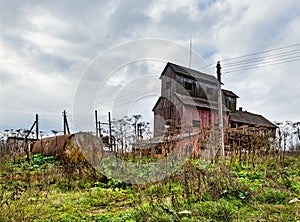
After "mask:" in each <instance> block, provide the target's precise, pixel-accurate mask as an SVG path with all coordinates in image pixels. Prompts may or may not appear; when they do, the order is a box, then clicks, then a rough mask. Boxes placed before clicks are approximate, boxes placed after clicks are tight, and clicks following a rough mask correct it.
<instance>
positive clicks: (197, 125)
mask: <svg viewBox="0 0 300 222" xmlns="http://www.w3.org/2000/svg"><path fill="white" fill-rule="evenodd" d="M160 79H161V96H160V97H159V98H158V100H157V102H156V104H155V105H154V108H153V110H152V111H153V112H154V137H155V138H163V137H164V136H166V133H167V134H170V133H171V134H172V135H179V134H180V135H191V137H193V139H192V142H191V141H190V138H189V142H188V143H189V145H188V146H193V147H194V148H193V149H194V151H195V152H198V151H199V146H200V145H199V137H203V134H205V132H204V130H203V129H213V128H217V127H218V124H219V118H218V89H219V80H218V79H217V78H216V77H214V76H212V75H209V74H205V73H202V72H199V71H197V70H194V69H190V68H187V67H183V66H180V65H176V64H173V63H167V65H166V66H165V68H164V70H163V71H162V73H161V76H160ZM238 98H239V97H238V96H237V95H236V94H235V93H234V92H232V91H230V90H225V89H222V99H223V102H222V112H223V124H224V126H223V127H224V129H225V130H228V129H230V128H238V127H263V128H262V129H263V130H264V131H273V132H275V130H276V125H274V124H273V123H271V122H270V121H269V120H267V119H266V118H265V117H263V116H261V115H258V114H254V113H250V112H247V111H243V110H242V109H241V108H239V109H238V110H237V99H238ZM197 133H198V134H197ZM182 138H186V136H183V137H182ZM157 141H159V140H157ZM160 141H161V142H159V143H160V144H162V139H161V140H160ZM140 150H142V149H140ZM146 150H147V149H145V148H144V149H143V152H148V153H149V151H146ZM152 150H153V149H152ZM159 152H160V153H161V151H159Z"/></svg>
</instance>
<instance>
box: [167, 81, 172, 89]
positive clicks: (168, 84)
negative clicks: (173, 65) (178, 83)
mask: <svg viewBox="0 0 300 222" xmlns="http://www.w3.org/2000/svg"><path fill="white" fill-rule="evenodd" d="M170 87H171V82H170V81H169V82H166V89H170Z"/></svg>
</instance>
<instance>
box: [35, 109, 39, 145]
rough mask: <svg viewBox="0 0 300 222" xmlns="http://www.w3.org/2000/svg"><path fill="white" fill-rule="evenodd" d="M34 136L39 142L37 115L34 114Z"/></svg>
mask: <svg viewBox="0 0 300 222" xmlns="http://www.w3.org/2000/svg"><path fill="white" fill-rule="evenodd" d="M35 136H36V140H39V115H38V114H35Z"/></svg>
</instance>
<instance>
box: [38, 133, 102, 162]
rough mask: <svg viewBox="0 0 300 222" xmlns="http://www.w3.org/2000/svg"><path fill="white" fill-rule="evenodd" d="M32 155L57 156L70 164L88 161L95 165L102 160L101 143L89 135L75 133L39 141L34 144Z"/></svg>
mask: <svg viewBox="0 0 300 222" xmlns="http://www.w3.org/2000/svg"><path fill="white" fill-rule="evenodd" d="M32 153H33V154H36V153H40V154H45V155H48V156H58V157H59V158H61V159H63V160H67V161H70V162H72V163H78V162H81V161H88V162H90V163H91V164H97V163H98V162H99V161H100V160H101V158H102V143H101V141H100V140H99V139H98V138H97V137H95V136H93V135H91V134H89V133H75V134H68V135H61V136H55V137H48V138H44V139H42V140H39V141H37V142H36V143H35V144H34V146H33V148H32Z"/></svg>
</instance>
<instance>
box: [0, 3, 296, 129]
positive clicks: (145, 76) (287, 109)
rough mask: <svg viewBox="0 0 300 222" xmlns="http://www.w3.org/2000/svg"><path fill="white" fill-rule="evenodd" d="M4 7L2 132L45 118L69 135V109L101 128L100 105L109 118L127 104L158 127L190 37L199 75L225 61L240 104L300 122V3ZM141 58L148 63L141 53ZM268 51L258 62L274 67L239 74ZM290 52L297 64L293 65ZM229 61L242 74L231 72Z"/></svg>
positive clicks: (0, 12) (75, 125)
mask: <svg viewBox="0 0 300 222" xmlns="http://www.w3.org/2000/svg"><path fill="white" fill-rule="evenodd" d="M0 4H1V5H0V16H1V31H0V36H1V38H0V40H1V41H0V43H1V48H0V53H1V66H0V68H1V70H0V71H1V79H0V84H1V88H0V99H1V101H0V102H1V110H0V112H1V116H0V118H1V119H0V121H1V127H0V128H1V130H3V129H7V128H9V129H17V128H29V127H30V126H31V124H32V122H33V121H34V117H35V113H39V115H40V122H41V123H40V124H41V128H42V130H46V131H47V130H48V131H49V130H51V129H61V128H62V124H61V122H62V118H61V112H62V111H63V110H64V109H65V110H66V111H67V113H68V118H69V122H70V125H71V128H72V130H93V128H92V127H93V126H90V128H89V127H88V126H83V125H82V122H80V118H81V115H82V113H81V112H83V111H85V112H86V111H90V113H88V114H87V113H85V115H86V116H85V117H82V120H84V121H87V120H86V119H87V118H90V120H91V121H93V117H94V114H93V109H95V108H96V109H98V112H99V118H100V119H101V121H106V119H107V117H106V114H107V112H108V111H112V114H113V115H114V114H115V115H114V116H117V113H118V111H120V109H119V108H118V105H116V104H118V103H122V102H123V103H126V107H125V109H126V110H127V113H126V112H125V113H124V114H125V115H130V114H134V113H137V112H140V113H141V114H142V115H144V116H145V119H146V120H149V119H151V109H152V107H153V105H154V103H155V101H156V100H157V98H158V96H159V84H160V81H159V79H158V78H159V75H160V73H161V71H162V70H163V68H164V66H165V64H166V62H167V61H169V60H171V61H172V62H177V63H180V64H181V65H189V53H187V52H188V51H189V50H188V49H189V47H190V40H192V41H191V42H192V50H193V56H192V68H197V69H199V70H200V71H203V72H208V73H212V74H214V73H215V71H214V66H215V65H212V66H206V65H209V64H215V63H216V61H218V60H221V64H222V60H224V68H223V69H222V71H223V73H224V75H223V82H224V84H225V85H224V88H226V89H230V90H232V91H234V92H235V93H236V94H238V95H239V96H240V98H239V101H238V106H242V107H243V108H244V109H246V110H247V111H249V112H254V113H260V114H262V115H264V116H265V117H267V118H268V119H269V120H271V121H275V120H277V121H282V120H292V121H296V120H300V117H299V110H300V102H299V98H300V90H299V82H300V73H299V70H300V61H299V60H297V58H299V54H297V52H298V51H297V50H298V49H300V46H299V45H297V44H299V43H300V40H299V36H300V28H299V27H300V4H299V1H298V0H286V1H279V0H263V1H250V0H244V1H240V0H219V1H218V0H212V1H209V0H198V1H197V0H190V1H181V0H172V1H170V0H160V1H157V0H149V1H136V0H126V1H116V0H111V1H102V0H99V1H95V0H90V1H89V0H87V1H76V0H73V1H66V0H62V1H50V0H49V1H30V0H28V1H16V0H10V1H5V0H0ZM145 39H147V40H146V41H143V40H145ZM161 41H162V42H161ZM164 42H165V43H166V44H165V43H164ZM168 42H169V43H168ZM286 46H289V47H287V48H285V47H286ZM181 47H183V48H186V49H187V51H185V50H184V49H182V48H181ZM273 49H276V50H274V51H269V50H273ZM137 51H138V52H139V53H140V54H139V55H141V56H140V58H139V56H138V55H135V56H131V55H133V54H135V53H136V52H137ZM264 51H269V54H257V56H256V59H257V60H254V61H255V63H251V64H252V65H253V64H254V65H257V64H258V65H261V64H265V66H263V67H260V68H255V69H249V70H243V71H241V70H240V71H239V69H238V68H240V69H241V67H242V66H241V64H243V63H237V62H238V60H237V59H234V60H226V59H229V58H234V57H240V56H243V55H248V54H252V53H257V52H264ZM291 51H292V52H294V53H291ZM280 53H281V56H279V54H280ZM284 53H287V54H284ZM194 54H195V55H196V56H194ZM286 55H290V57H291V59H290V60H296V61H293V62H288V63H283V62H286V61H288V59H287V56H286ZM259 56H260V57H259ZM264 56H265V57H264ZM267 56H269V57H267ZM272 56H273V58H277V60H275V62H274V61H273V62H272V61H271V62H270V61H269V60H270V59H272ZM297 56H298V57H297ZM124 58H126V59H124ZM109 59H110V60H109ZM241 59H244V61H251V60H249V59H251V57H250V58H249V57H242V58H241ZM247 59H248V60H247ZM284 59H285V60H284ZM229 61H233V62H235V63H234V64H235V66H233V68H237V70H238V71H235V72H229V71H233V70H234V69H232V67H231V68H230V66H228V67H227V70H226V63H228V62H229ZM276 61H277V62H276ZM271 63H281V64H276V65H270V64H271ZM238 65H240V66H238ZM226 71H227V72H228V73H226ZM85 98H86V99H85ZM87 101H88V102H87ZM113 102H114V105H113V106H109V104H110V103H113ZM119 105H120V104H119ZM122 105H124V104H121V105H120V106H122ZM76 115H77V116H76ZM118 115H119V114H118ZM120 115H121V114H120ZM75 116H76V118H75Z"/></svg>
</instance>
